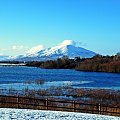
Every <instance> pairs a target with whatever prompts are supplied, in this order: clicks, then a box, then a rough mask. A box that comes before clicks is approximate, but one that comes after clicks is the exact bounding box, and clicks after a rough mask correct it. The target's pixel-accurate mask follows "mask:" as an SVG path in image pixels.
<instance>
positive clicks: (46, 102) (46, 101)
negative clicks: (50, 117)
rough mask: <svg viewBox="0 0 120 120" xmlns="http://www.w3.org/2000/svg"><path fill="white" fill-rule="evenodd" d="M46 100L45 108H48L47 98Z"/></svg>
mask: <svg viewBox="0 0 120 120" xmlns="http://www.w3.org/2000/svg"><path fill="white" fill-rule="evenodd" d="M45 101H46V105H45V106H46V110H48V98H47V99H46V100H45Z"/></svg>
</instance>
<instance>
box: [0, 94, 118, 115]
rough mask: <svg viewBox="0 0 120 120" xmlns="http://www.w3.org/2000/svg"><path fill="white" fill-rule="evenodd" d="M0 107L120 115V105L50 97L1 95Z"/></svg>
mask: <svg viewBox="0 0 120 120" xmlns="http://www.w3.org/2000/svg"><path fill="white" fill-rule="evenodd" d="M0 107H1V108H4V107H6V108H19V109H24V108H25V109H37V110H59V111H71V112H83V113H84V112H85V113H94V114H104V115H114V116H120V108H119V107H112V106H105V105H101V104H86V103H80V102H77V101H68V100H56V99H48V98H47V99H38V98H29V97H19V96H4V95H0Z"/></svg>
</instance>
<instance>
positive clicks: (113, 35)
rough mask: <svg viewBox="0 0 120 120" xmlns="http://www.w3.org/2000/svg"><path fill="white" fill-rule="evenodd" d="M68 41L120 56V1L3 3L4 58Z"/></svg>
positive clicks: (0, 49)
mask: <svg viewBox="0 0 120 120" xmlns="http://www.w3.org/2000/svg"><path fill="white" fill-rule="evenodd" d="M65 39H70V40H74V41H77V42H80V43H81V47H84V48H87V49H89V50H92V51H94V52H97V53H100V54H104V55H112V54H116V53H117V52H120V1H119V0H0V54H5V55H16V54H24V53H25V51H27V50H28V49H30V48H31V47H33V46H36V45H44V46H45V47H52V46H54V45H57V44H59V43H61V42H62V41H63V40H65Z"/></svg>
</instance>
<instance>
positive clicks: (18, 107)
mask: <svg viewBox="0 0 120 120" xmlns="http://www.w3.org/2000/svg"><path fill="white" fill-rule="evenodd" d="M17 108H19V96H17Z"/></svg>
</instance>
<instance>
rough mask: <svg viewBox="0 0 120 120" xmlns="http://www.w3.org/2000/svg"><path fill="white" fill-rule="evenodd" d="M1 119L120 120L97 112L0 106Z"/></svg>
mask: <svg viewBox="0 0 120 120" xmlns="http://www.w3.org/2000/svg"><path fill="white" fill-rule="evenodd" d="M0 120H120V117H114V116H105V115H97V114H86V113H74V112H61V111H45V110H28V109H10V108H0Z"/></svg>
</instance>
